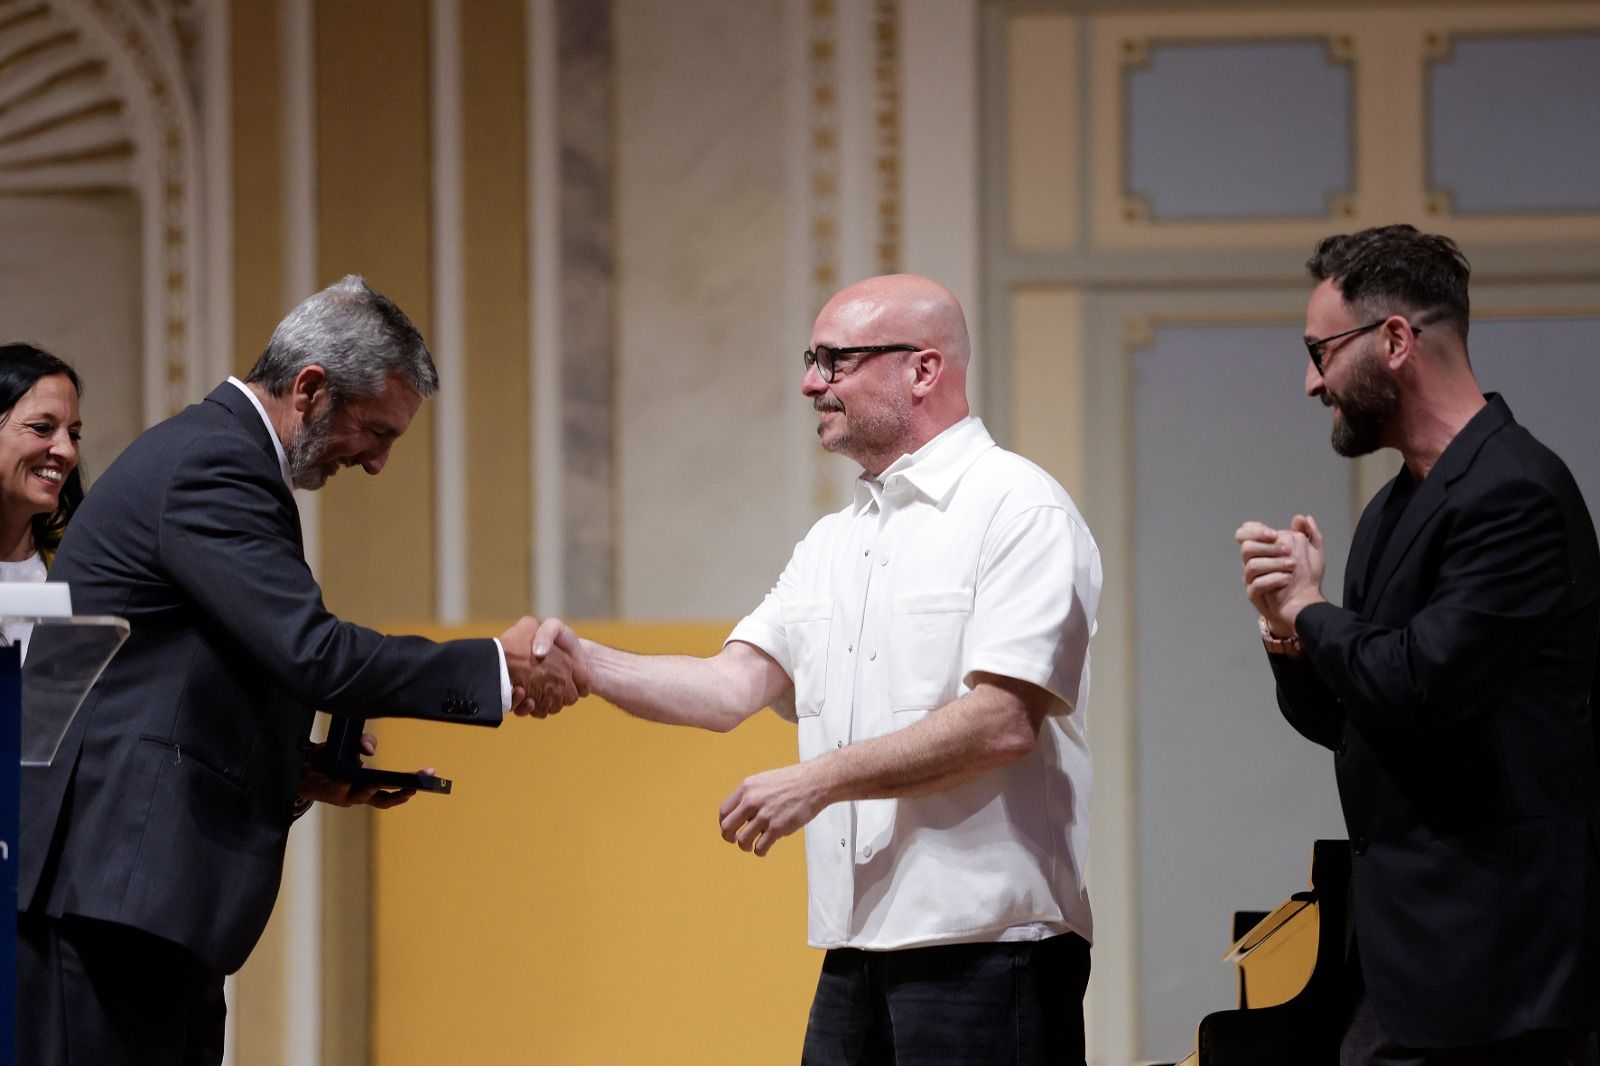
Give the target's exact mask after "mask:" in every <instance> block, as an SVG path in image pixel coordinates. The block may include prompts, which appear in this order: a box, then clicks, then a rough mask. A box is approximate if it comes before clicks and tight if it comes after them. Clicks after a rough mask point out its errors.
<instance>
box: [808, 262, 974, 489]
mask: <svg viewBox="0 0 1600 1066" xmlns="http://www.w3.org/2000/svg"><path fill="white" fill-rule="evenodd" d="M824 347H826V348H831V349H833V350H834V351H835V352H839V351H841V350H842V351H843V352H844V353H846V354H845V355H844V357H843V359H842V361H835V362H833V363H832V364H831V366H830V368H829V374H830V375H831V377H832V380H824V379H823V377H822V374H821V372H820V370H818V369H817V368H816V367H813V368H811V369H809V370H807V372H806V374H805V377H804V378H802V379H801V385H800V391H801V392H802V393H804V394H805V395H806V397H808V398H809V399H810V400H811V401H812V405H813V406H814V407H815V408H816V409H817V412H818V415H819V420H818V425H817V435H818V436H819V437H820V438H821V440H822V446H823V447H824V448H826V449H828V450H829V451H833V452H838V453H840V454H842V455H847V456H849V457H850V458H852V459H855V460H856V461H857V462H859V463H860V464H861V466H862V468H863V469H864V470H865V471H866V472H867V473H868V474H870V475H872V476H876V475H877V473H878V472H879V471H881V470H882V469H884V468H885V467H886V466H888V465H889V464H890V463H891V462H893V461H894V460H895V459H897V458H898V457H899V456H901V455H903V454H908V453H910V452H914V451H916V450H917V449H918V448H920V447H921V446H922V445H923V444H925V443H927V442H928V441H930V440H932V439H933V438H934V437H936V436H938V435H939V434H940V433H941V432H943V431H944V430H945V429H947V428H949V427H950V426H953V425H955V424H956V423H957V422H959V421H961V420H962V419H963V418H966V417H967V414H968V413H969V409H968V406H967V363H968V362H969V361H970V360H971V358H972V342H971V340H970V339H969V338H968V336H967V320H966V316H965V315H963V314H962V313H961V304H960V303H959V302H958V301H957V300H956V298H955V297H954V296H953V295H951V293H950V290H949V289H946V288H945V287H944V286H943V285H940V284H939V283H938V282H936V281H932V280H930V279H928V278H924V277H919V276H917V275H915V274H887V275H884V276H882V277H876V278H867V279H866V280H865V281H858V282H856V283H855V284H854V285H851V286H850V287H848V288H846V289H843V290H841V291H840V292H839V293H838V294H837V295H835V296H834V297H833V299H831V300H829V301H828V302H827V303H826V304H825V305H823V308H822V311H821V313H820V314H818V315H817V324H816V326H815V327H813V329H812V331H811V348H812V350H816V349H818V348H824ZM808 365H809V364H808Z"/></svg>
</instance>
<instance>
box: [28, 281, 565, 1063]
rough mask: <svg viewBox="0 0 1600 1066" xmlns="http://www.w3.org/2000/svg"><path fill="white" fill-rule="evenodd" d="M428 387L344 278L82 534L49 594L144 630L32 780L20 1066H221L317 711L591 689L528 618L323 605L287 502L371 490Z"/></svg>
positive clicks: (391, 710)
mask: <svg viewBox="0 0 1600 1066" xmlns="http://www.w3.org/2000/svg"><path fill="white" fill-rule="evenodd" d="M437 386H438V376H437V373H436V371H435V370H434V366H433V361H432V358H431V357H430V355H429V353H428V349H427V346H426V345H425V344H424V343H423V340H422V337H421V336H420V335H419V334H418V333H417V331H416V329H415V328H414V327H413V326H412V324H411V322H410V321H409V320H408V319H407V318H406V316H405V315H404V313H402V312H401V311H400V309H399V308H398V307H396V306H395V305H394V304H393V303H391V302H390V301H389V300H388V299H386V298H385V297H383V296H382V295H381V294H379V293H377V292H375V291H373V290H372V289H371V288H369V287H368V286H367V285H366V284H365V283H364V282H363V281H362V280H361V279H360V278H357V277H347V278H345V279H344V280H343V281H341V282H339V283H338V284H336V285H333V286H331V287H330V288H328V289H326V290H324V291H323V292H321V293H318V294H317V295H315V296H313V297H311V298H310V299H308V300H306V301H305V302H304V303H302V304H300V305H299V306H298V307H296V308H295V309H294V310H293V311H292V312H291V313H290V314H289V316H288V317H287V318H285V319H284V320H283V322H281V323H280V324H279V325H278V327H277V329H276V330H275V331H274V332H273V335H272V339H271V341H270V342H269V344H268V345H267V348H266V351H265V352H264V353H263V354H262V356H261V359H260V360H259V361H258V362H257V363H256V366H255V368H254V369H253V370H252V371H251V372H250V375H249V378H248V380H247V381H244V382H241V381H239V380H237V379H233V378H230V379H229V380H228V381H227V382H225V383H223V384H222V385H219V386H218V387H217V388H216V389H215V391H213V392H212V393H211V395H210V396H208V397H207V398H206V399H205V401H204V402H202V403H199V404H196V405H194V406H192V407H189V408H187V409H186V410H184V411H183V412H181V413H180V414H178V415H176V416H174V417H173V418H170V419H168V420H167V421H165V422H163V423H161V424H159V425H157V426H155V427H154V428H152V429H150V430H148V431H147V432H146V433H144V434H143V435H142V436H141V437H140V438H139V439H138V440H136V441H134V443H133V444H132V445H131V446H129V448H128V449H127V450H126V451H125V452H123V454H122V455H121V456H120V457H119V458H118V459H117V460H116V462H114V463H113V464H112V465H111V467H110V468H109V469H108V470H106V472H105V474H104V475H103V476H102V477H101V478H100V479H99V481H98V482H97V483H96V484H95V486H94V489H93V491H92V492H90V493H89V495H88V497H87V499H86V500H85V502H84V504H83V506H82V508H81V509H80V510H79V511H78V513H77V514H76V515H75V516H74V519H73V522H72V525H71V527H70V528H69V529H68V531H67V534H66V538H65V539H64V540H63V542H62V544H61V549H60V552H59V554H58V555H57V557H56V560H55V566H54V569H53V572H52V574H51V579H52V580H57V581H65V582H68V583H69V584H70V585H71V586H72V598H73V605H74V607H75V608H76V609H77V610H78V611H79V612H80V613H87V614H112V615H121V616H123V617H124V618H126V619H127V620H128V621H129V623H130V626H131V631H130V634H129V637H128V641H127V643H126V644H125V645H124V647H123V648H122V650H121V652H120V653H119V654H118V655H117V656H116V658H115V659H113V660H112V662H111V664H110V666H109V667H108V668H107V669H106V671H105V673H104V675H103V676H102V677H101V679H100V681H99V683H98V684H97V685H96V687H95V688H94V689H93V690H92V691H91V693H90V695H89V697H88V699H87V700H86V701H85V702H84V704H83V707H82V708H81V710H80V711H79V713H78V716H77V719H76V720H75V722H74V723H73V726H72V728H71V730H70V731H69V733H68V734H67V737H66V739H65V741H64V742H63V744H62V746H61V749H60V751H59V753H58V754H57V756H56V759H55V761H54V762H53V764H52V765H51V766H49V767H46V768H27V769H25V771H24V774H23V796H22V801H23V802H22V835H21V845H22V850H21V856H20V858H21V862H20V867H21V870H20V887H19V892H18V901H17V902H18V909H19V919H18V927H19V939H20V945H19V959H18V970H19V982H18V987H19V1008H20V1009H19V1012H18V1014H19V1040H18V1048H19V1054H20V1057H19V1061H21V1062H27V1063H30V1064H32V1066H47V1064H48V1066H117V1064H130V1066H131V1064H135V1063H137V1064H140V1066H149V1064H172V1066H179V1064H181V1066H200V1064H205V1066H212V1064H215V1063H217V1062H220V1061H221V1057H222V1046H223V1043H222V1036H223V1024H224V1007H223V1000H222V983H223V975H224V974H227V973H231V972H233V971H235V970H237V969H238V968H239V967H240V965H242V964H243V963H244V961H245V958H246V957H247V956H248V955H249V953H250V950H251V948H253V947H254V946H255V943H256V940H257V939H258V938H259V937H260V935H261V931H262V929H263V927H264V926H265V925H266V923H267V918H268V915H269V914H270V913H271V911H272V906H273V902H274V900H275V899H276V897H277V892H278V884H279V880H280V878H281V875H282V869H283V857H284V849H285V842H286V838H287V835H288V832H289V826H290V823H291V821H292V819H293V816H294V814H295V812H296V811H297V810H298V809H300V808H301V807H302V806H303V804H304V802H305V801H304V799H303V798H302V797H301V796H297V791H298V790H300V789H301V787H302V783H303V782H305V781H308V780H311V779H310V778H308V777H306V776H305V772H306V765H305V764H306V756H307V752H308V749H309V748H310V742H309V736H310V729H311V724H312V718H313V715H314V713H315V711H316V710H317V709H319V708H320V709H323V710H326V711H329V712H331V713H333V714H336V715H338V714H342V715H354V716H362V717H365V716H371V715H402V716H410V717H417V718H432V719H437V720H440V721H450V722H462V723H468V724H477V725H498V724H499V723H500V721H501V718H502V716H503V714H504V713H505V712H506V711H508V710H510V711H516V712H518V713H532V714H536V715H539V716H543V715H545V714H548V713H551V712H553V711H556V710H559V709H560V708H561V707H562V706H564V705H566V704H570V703H572V702H574V701H575V700H576V699H577V698H578V696H579V695H580V694H583V693H584V692H586V691H587V685H588V682H587V677H586V675H585V674H584V672H583V670H582V669H581V667H580V668H578V669H577V670H576V671H574V664H573V663H572V661H571V660H570V659H568V658H567V657H566V656H565V654H564V653H562V652H561V651H560V649H555V650H553V651H551V652H549V653H548V654H546V655H544V656H543V657H542V661H540V660H536V659H535V657H534V644H535V642H536V641H537V640H540V639H545V638H541V637H540V636H539V634H538V632H537V631H538V623H537V622H536V621H535V620H534V619H532V618H524V619H522V620H521V621H519V622H518V623H517V624H516V625H514V626H513V627H512V628H511V629H509V630H507V631H506V632H505V633H504V634H503V635H502V636H501V637H500V638H499V639H498V640H458V641H450V642H447V643H443V644H435V643H433V642H431V641H427V640H423V639H421V638H420V637H389V636H384V635H382V634H379V633H376V632H373V631H372V630H369V629H364V628H362V627H360V626H356V625H352V624H350V623H348V622H342V621H340V620H339V619H338V618H335V617H334V616H333V615H332V614H330V613H329V612H328V610H327V609H326V608H325V607H324V606H323V603H322V594H321V590H320V589H319V588H318V587H317V583H316V581H315V579H314V578H313V577H312V574H311V571H310V569H309V568H308V567H307V565H306V561H305V556H304V552H303V549H302V544H301V535H300V516H299V512H298V510H297V508H296V505H295V499H294V494H293V492H292V489H293V488H301V489H315V488H319V487H320V486H321V485H322V484H323V483H324V482H325V481H326V480H327V479H328V477H329V476H331V475H332V474H334V473H335V472H337V471H338V470H339V468H340V467H351V466H358V467H360V468H361V469H363V470H365V471H366V472H367V473H368V474H377V473H378V472H379V471H381V470H382V469H383V467H384V464H385V463H386V462H387V461H388V458H389V452H390V449H391V447H392V446H393V445H394V442H395V441H396V440H397V439H398V438H399V437H400V435H401V434H403V433H404V432H405V430H406V427H407V426H408V425H409V424H410V422H411V419H412V417H413V416H414V415H415V414H416V412H417V410H418V408H419V407H420V406H421V404H422V401H423V399H424V398H425V397H427V396H428V395H430V394H431V393H432V392H433V391H434V390H435V389H436V388H437ZM39 636H40V637H41V638H45V637H46V636H47V634H46V633H44V632H41V633H40V634H39ZM47 653H48V649H47V648H43V647H36V648H35V649H34V654H41V655H42V654H47ZM329 788H330V786H329V785H328V783H327V782H326V781H321V782H319V783H318V785H317V786H316V787H315V789H314V790H313V791H314V792H317V793H320V794H324V795H326V794H328V791H329ZM332 791H333V793H334V794H336V795H337V798H339V799H340V800H341V801H344V802H348V801H350V800H351V799H352V798H354V799H357V800H364V799H372V800H375V801H376V802H377V803H378V804H380V805H382V804H384V803H388V802H392V801H393V800H394V799H395V798H398V797H396V796H394V795H389V794H383V795H376V796H375V795H374V794H373V792H372V790H370V789H369V790H364V791H361V792H358V793H356V794H355V795H354V796H351V795H349V794H339V793H338V786H332Z"/></svg>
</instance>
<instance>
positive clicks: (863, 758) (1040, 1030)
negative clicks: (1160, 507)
mask: <svg viewBox="0 0 1600 1066" xmlns="http://www.w3.org/2000/svg"><path fill="white" fill-rule="evenodd" d="M969 358H970V341H969V339H968V335H967V327H966V321H965V318H964V316H963V315H962V312H961V306H960V304H959V303H958V302H957V301H956V298H955V297H954V296H953V295H951V294H950V292H948V291H947V290H946V289H945V288H944V287H942V286H940V285H938V284H937V283H935V282H933V281H930V280H929V279H927V278H922V277H915V276H910V275H894V276H888V277H878V278H871V279H868V280H866V281H863V282H860V283H858V284H855V285H852V286H850V287H849V288H847V289H845V290H843V291H842V292H840V293H839V294H837V295H836V296H835V297H834V298H833V299H832V300H830V301H829V302H828V304H827V305H826V306H825V307H824V308H823V310H822V313H821V314H820V315H819V316H818V318H817V322H816V326H815V328H814V330H813V331H812V336H811V347H810V348H809V349H808V350H807V351H806V353H805V375H804V377H803V378H802V380H801V392H802V393H803V394H804V395H805V397H806V398H807V399H808V400H810V401H811V403H812V405H813V407H815V409H816V410H817V413H818V422H817V434H818V436H819V437H820V438H821V440H822V445H823V447H824V448H826V449H827V450H829V451H832V452H837V453H840V454H842V455H845V456H848V457H849V458H851V459H852V460H854V461H856V462H858V463H860V464H861V468H862V472H861V476H860V479H859V480H858V481H857V483H856V491H855V497H854V499H853V500H852V501H851V502H850V503H849V505H847V506H846V507H844V508H843V509H842V510H840V511H838V512H837V513H835V514H831V515H828V516H826V517H824V518H823V519H822V520H820V521H819V522H818V523H817V524H816V525H815V526H814V527H813V528H812V529H811V531H810V532H809V533H808V534H807V535H806V537H805V539H804V540H802V541H801V542H800V544H799V545H798V546H796V548H795V550H794V554H793V557H792V558H791V559H790V561H789V565H788V566H787V567H786V568H785V569H784V571H783V574H782V576H781V577H780V578H779V579H778V583H777V585H775V586H774V587H773V589H772V591H771V592H770V593H768V595H767V597H766V599H765V600H764V601H763V602H762V603H761V605H760V606H759V607H757V608H756V610H755V611H753V612H752V613H751V614H750V615H749V616H748V617H746V618H745V619H744V620H743V621H741V622H740V623H739V624H738V626H737V627H735V629H734V631H733V633H732V634H731V635H730V636H729V638H728V640H727V642H726V643H725V644H724V646H723V648H722V650H721V652H720V653H718V654H717V655H715V656H712V657H710V658H706V659H699V658H692V657H685V656H641V655H635V654H631V653H628V652H624V651H619V650H616V649H613V648H608V647H605V646H602V645H599V644H595V643H593V642H591V641H587V640H584V641H581V642H580V641H579V640H578V638H576V637H575V636H574V635H573V634H572V632H571V630H569V629H564V630H562V631H561V634H560V637H559V639H558V640H557V643H558V644H559V645H560V646H561V647H562V648H563V649H564V650H566V651H568V652H569V653H571V654H576V655H580V656H582V657H586V658H587V661H588V663H589V666H590V671H591V677H592V685H593V690H594V691H595V692H596V693H597V694H599V695H601V696H602V697H604V698H605V699H608V700H610V701H611V702H613V703H615V704H616V705H618V706H619V707H622V708H623V709H624V710H626V711H628V712H629V713H631V714H634V715H637V716H638V717H641V718H647V719H650V720H652V721H658V722H667V723H672V724H677V725H692V726H700V727H702V728H706V729H714V730H718V731H726V730H729V729H732V728H733V727H734V726H736V725H738V724H739V723H740V722H743V721H744V720H745V719H747V718H749V717H750V716H751V715H753V714H755V712H756V711H758V710H759V709H761V708H762V707H765V706H769V705H770V706H772V707H773V708H774V709H776V710H777V711H778V713H780V714H781V715H783V716H784V717H785V718H788V719H789V720H791V721H794V722H796V723H797V725H798V728H799V740H800V756H801V761H800V762H798V763H795V764H793V765H791V766H785V767H781V768H778V769H774V770H769V771H766V772H764V773H758V774H756V775H754V776H752V777H749V778H746V779H745V781H744V782H743V783H742V784H740V786H739V787H738V788H737V789H735V790H734V792H733V794H732V795H730V796H729V797H728V798H727V799H726V800H725V801H724V802H723V804H722V809H721V814H722V835H723V837H724V838H725V839H726V840H728V841H729V842H731V843H735V844H737V845H738V846H739V847H740V848H742V849H744V850H746V851H751V852H754V853H755V854H756V855H765V854H766V853H767V852H768V850H770V849H771V848H772V847H773V845H774V844H775V843H776V842H777V841H778V840H780V839H782V838H783V837H785V836H787V835H789V834H790V833H793V832H794V831H795V830H797V829H800V828H801V827H805V829H806V861H807V870H808V879H809V888H810V936H809V939H810V942H811V943H812V945H813V946H816V947H820V948H825V949H827V955H826V957H825V959H824V962H823V968H822V977H821V980H820V982H819V984H818V988H817V995H816V998H815V1000H814V1002H813V1004H812V1009H811V1018H810V1023H809V1026H808V1028H807V1033H806V1040H805V1051H804V1056H803V1061H804V1062H805V1063H807V1064H833V1063H861V1062H884V1063H897V1064H900V1066H907V1064H925V1063H927V1064H931V1063H946V1062H972V1061H983V1062H1000V1061H1005V1062H1011V1061H1018V1062H1024V1061H1026V1062H1034V1061H1038V1062H1052V1063H1060V1062H1074V1063H1081V1062H1083V1061H1084V1040H1083V1016H1082V1000H1083V992H1084V988H1085V985H1086V983H1087V980H1088V974H1089V940H1090V936H1091V932H1092V927H1091V922H1090V915H1089V901H1088V895H1087V893H1086V891H1085V887H1084V882H1083V868H1084V858H1085V852H1086V848H1087V837H1088V825H1089V819H1088V793H1089V778H1090V764H1089V751H1088V748H1087V746H1086V744H1085V741H1084V716H1085V710H1086V703H1087V697H1088V691H1089V666H1088V645H1089V638H1090V635H1091V634H1092V633H1093V632H1094V625H1095V623H1094V618H1095V610H1096V607H1097V605H1098V601H1099V596H1100V585H1101V567H1100V556H1099V551H1098V549H1097V548H1096V547H1095V543H1094V539H1093V538H1092V537H1091V536H1090V534H1089V530H1088V528H1087V527H1086V526H1085V524H1084V521H1083V518H1082V516H1081V515H1080V514H1079V513H1078V510H1077V508H1076V506H1074V504H1073V502H1072V500H1071V499H1070V498H1069V497H1068V496H1067V494H1066V492H1065V491H1064V490H1063V489H1062V488H1061V486H1060V485H1059V484H1057V483H1056V481H1055V480H1054V479H1052V478H1051V477H1050V476H1049V475H1048V474H1046V473H1045V472H1044V471H1043V470H1041V469H1039V468H1038V467H1036V466H1034V465H1033V464H1032V463H1030V462H1028V461H1027V460H1025V459H1022V458H1020V457H1019V456H1016V455H1013V454H1011V453H1009V452H1006V451H1004V450H1002V449H1000V448H999V447H997V446H996V445H995V443H994V441H993V440H992V439H991V438H990V437H989V434H988V432H987V431H986V430H985V429H984V427H983V424H982V423H981V422H980V421H979V420H978V419H976V418H973V417H971V415H970V414H969V410H968V405H967V398H966V373H967V365H968V361H969ZM539 651H540V648H539V647H537V646H536V648H535V654H538V653H539Z"/></svg>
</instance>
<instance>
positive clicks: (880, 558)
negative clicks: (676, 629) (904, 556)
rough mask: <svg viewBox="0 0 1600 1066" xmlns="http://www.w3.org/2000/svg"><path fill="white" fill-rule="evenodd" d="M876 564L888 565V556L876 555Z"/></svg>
mask: <svg viewBox="0 0 1600 1066" xmlns="http://www.w3.org/2000/svg"><path fill="white" fill-rule="evenodd" d="M878 565H879V566H888V565H889V557H888V556H887V555H880V556H878Z"/></svg>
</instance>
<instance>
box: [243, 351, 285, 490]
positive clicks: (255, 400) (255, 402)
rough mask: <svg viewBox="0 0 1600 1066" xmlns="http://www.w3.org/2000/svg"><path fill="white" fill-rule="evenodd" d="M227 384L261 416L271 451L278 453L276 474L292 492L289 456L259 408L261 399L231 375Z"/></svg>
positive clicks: (263, 408)
mask: <svg viewBox="0 0 1600 1066" xmlns="http://www.w3.org/2000/svg"><path fill="white" fill-rule="evenodd" d="M228 384H230V385H232V386H233V387H234V388H236V389H238V390H239V391H240V392H242V393H244V394H245V395H246V396H248V397H249V398H250V403H251V405H252V406H254V407H255V409H256V414H258V415H260V416H261V423H262V425H264V426H266V427H267V436H269V437H271V438H272V450H273V451H275V452H277V453H278V472H279V473H280V474H282V475H283V483H284V484H285V485H288V486H289V491H291V492H293V491H294V482H293V481H291V480H289V456H288V454H287V453H285V452H284V450H283V442H282V441H281V440H279V439H278V431H277V430H276V429H274V428H273V427H272V419H270V418H268V417H267V409H266V408H265V407H263V406H261V398H260V397H259V396H257V395H256V393H255V390H254V389H252V388H251V387H250V386H248V385H246V384H245V383H244V382H242V381H240V380H239V379H238V378H236V377H234V376H233V375H232V374H229V375H228Z"/></svg>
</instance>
